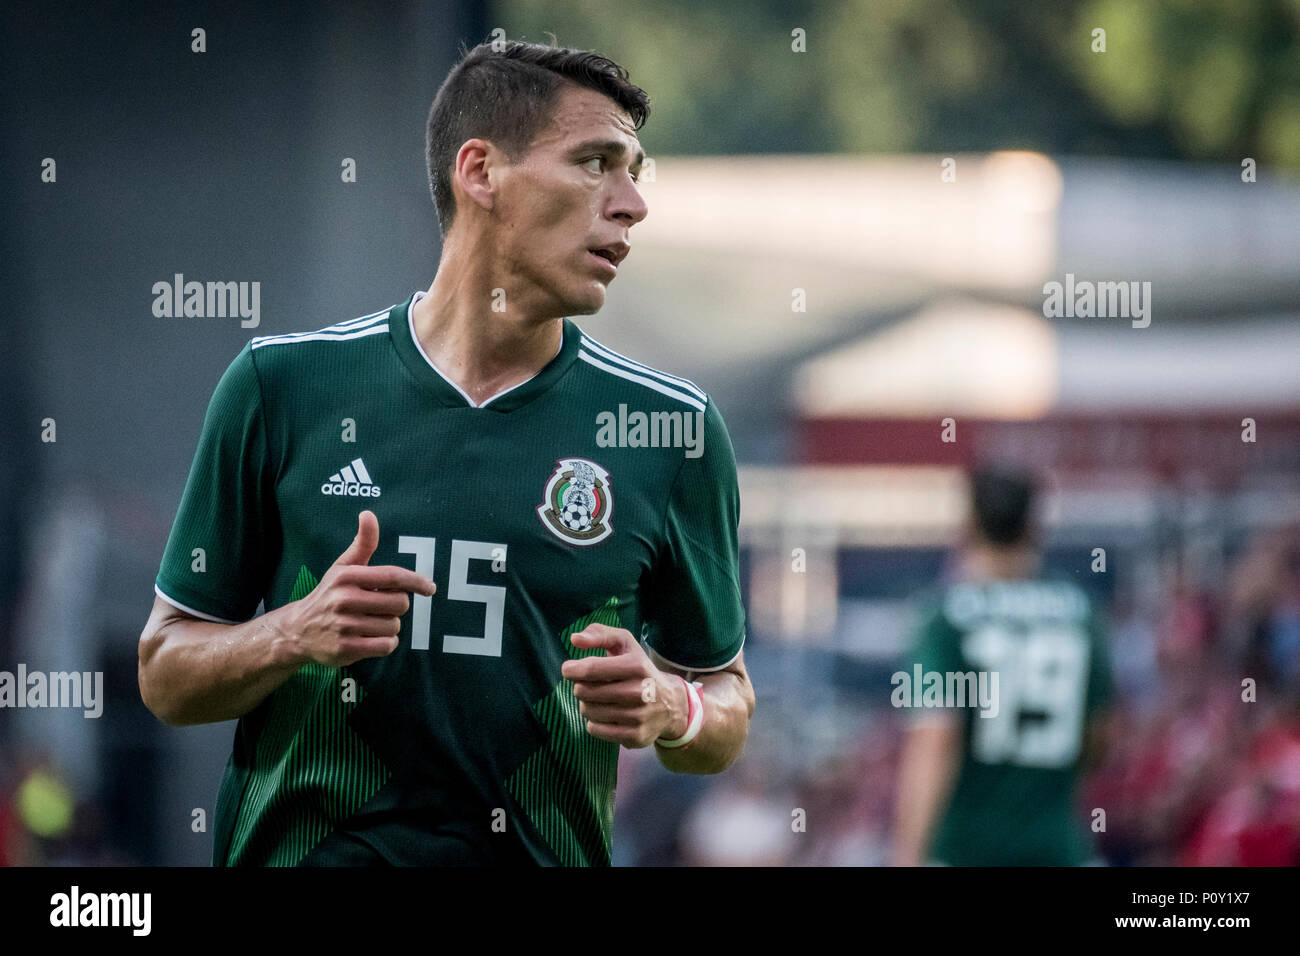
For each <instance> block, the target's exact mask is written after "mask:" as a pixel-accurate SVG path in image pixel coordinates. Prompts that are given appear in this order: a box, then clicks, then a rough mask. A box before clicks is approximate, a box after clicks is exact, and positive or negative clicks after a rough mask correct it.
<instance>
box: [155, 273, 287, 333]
mask: <svg viewBox="0 0 1300 956" xmlns="http://www.w3.org/2000/svg"><path fill="white" fill-rule="evenodd" d="M153 294H154V295H155V296H156V298H155V299H154V300H153V314H154V315H155V316H156V317H157V318H160V319H173V318H175V319H180V318H186V319H224V318H226V317H227V316H229V317H230V318H234V317H235V316H239V318H241V319H243V320H244V321H242V322H240V323H239V324H240V326H242V327H243V328H246V329H255V328H257V326H258V325H259V324H260V323H261V321H262V283H260V282H186V281H185V276H184V275H182V274H181V273H179V272H178V273H176V275H175V276H174V277H173V278H172V282H171V284H168V283H166V282H155V283H154V284H153Z"/></svg>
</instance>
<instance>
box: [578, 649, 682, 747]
mask: <svg viewBox="0 0 1300 956" xmlns="http://www.w3.org/2000/svg"><path fill="white" fill-rule="evenodd" d="M570 640H571V641H572V642H573V646H574V647H584V648H586V647H603V648H604V649H605V656H604V657H595V656H593V657H584V658H581V659H580V660H571V661H565V662H564V663H563V664H562V665H561V666H560V674H561V675H562V676H563V677H564V678H566V679H567V680H571V681H573V696H575V697H576V698H578V711H579V713H581V714H582V716H583V717H585V718H587V733H589V734H591V735H592V736H593V737H598V738H600V739H601V740H608V741H610V742H612V743H617V744H622V745H623V746H624V747H648V746H650V745H651V744H652V743H654V742H655V739H656V738H658V737H667V738H669V739H671V738H674V737H680V736H681V735H682V734H684V733H686V715H687V710H688V706H689V703H688V701H687V699H686V686H685V685H684V684H683V683H682V681H681V680H680V679H679V678H678V677H676V676H675V675H673V674H666V673H664V672H663V671H661V670H659V669H658V668H657V667H655V666H654V664H652V663H651V662H650V658H649V657H648V656H647V655H646V652H645V651H644V650H642V649H641V645H640V644H639V643H638V642H637V639H636V638H635V637H633V636H632V632H631V631H628V630H625V629H624V628H621V627H608V626H607V625H604V624H588V625H587V626H586V627H585V628H583V629H582V630H581V631H577V632H575V633H574V634H573V635H572V636H571V637H570Z"/></svg>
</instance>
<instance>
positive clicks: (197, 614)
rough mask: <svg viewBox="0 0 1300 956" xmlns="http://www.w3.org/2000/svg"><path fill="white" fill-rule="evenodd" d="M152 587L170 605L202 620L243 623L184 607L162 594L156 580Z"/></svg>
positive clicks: (214, 622)
mask: <svg viewBox="0 0 1300 956" xmlns="http://www.w3.org/2000/svg"><path fill="white" fill-rule="evenodd" d="M153 589H154V593H155V594H157V595H158V596H159V597H160V598H162V599H163V600H164V601H166V602H167V603H168V604H170V605H171V606H172V607H174V608H177V609H179V610H181V611H184V612H185V613H186V614H192V615H194V617H197V618H200V619H202V620H204V621H211V622H212V623H213V624H243V623H244V622H243V621H227V620H226V619H225V618H224V617H214V616H213V615H211V614H204V613H203V612H202V611H196V610H194V608H192V607H186V606H185V605H184V604H182V603H181V602H180V601H177V600H176V599H175V598H170V597H168V596H167V595H166V594H164V593H163V590H162V588H160V587H158V583H157V582H156V581H155V582H154V586H153Z"/></svg>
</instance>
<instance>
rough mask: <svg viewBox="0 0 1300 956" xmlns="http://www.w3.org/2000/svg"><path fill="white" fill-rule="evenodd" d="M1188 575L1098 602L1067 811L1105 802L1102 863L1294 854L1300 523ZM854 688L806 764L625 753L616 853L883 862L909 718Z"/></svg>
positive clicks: (1211, 861)
mask: <svg viewBox="0 0 1300 956" xmlns="http://www.w3.org/2000/svg"><path fill="white" fill-rule="evenodd" d="M1190 577H1191V576H1190V575H1181V574H1173V575H1171V576H1170V578H1171V581H1170V585H1169V586H1168V587H1167V588H1166V589H1164V590H1163V591H1162V593H1161V596H1160V598H1159V599H1158V600H1157V601H1156V602H1155V603H1154V606H1151V607H1148V608H1147V609H1146V610H1145V611H1144V610H1142V609H1141V608H1139V607H1138V605H1137V603H1136V602H1135V601H1133V600H1132V599H1129V598H1121V599H1119V600H1117V601H1116V602H1115V606H1113V607H1110V608H1107V612H1108V617H1109V619H1110V621H1111V628H1110V640H1111V654H1112V667H1113V674H1114V681H1115V685H1114V698H1113V701H1112V704H1113V706H1112V709H1111V711H1110V717H1109V720H1110V733H1109V739H1110V742H1111V743H1110V747H1109V749H1108V750H1107V752H1106V755H1105V757H1104V759H1103V760H1101V761H1100V762H1099V764H1098V765H1097V766H1096V767H1095V768H1094V769H1093V770H1092V771H1091V772H1090V773H1088V774H1087V775H1086V776H1085V777H1084V778H1083V779H1082V781H1081V785H1080V788H1079V819H1080V821H1081V825H1083V824H1086V823H1087V821H1089V820H1090V819H1092V811H1093V810H1094V809H1095V808H1101V809H1103V810H1105V818H1104V820H1105V829H1104V831H1100V832H1097V833H1096V847H1097V850H1098V858H1099V859H1100V860H1101V861H1103V862H1105V863H1107V864H1110V865H1116V866H1161V865H1164V866H1206V865H1221V866H1295V865H1300V529H1288V530H1285V531H1270V532H1267V533H1262V534H1259V535H1257V536H1256V537H1254V538H1253V539H1252V540H1250V541H1249V542H1248V543H1247V544H1246V546H1245V547H1244V548H1243V549H1242V551H1241V552H1240V554H1239V555H1238V556H1237V557H1236V558H1235V559H1233V560H1232V561H1231V562H1230V567H1229V573H1228V574H1226V575H1224V576H1222V578H1221V579H1218V580H1210V581H1199V582H1196V583H1192V581H1191V580H1190ZM1148 604H1150V602H1148ZM753 653H754V654H761V653H762V649H761V648H754V650H753ZM748 656H749V654H747V658H748ZM758 691H759V704H758V706H759V708H760V710H761V709H762V708H763V706H764V702H765V701H764V697H763V689H762V688H761V687H759V688H758ZM809 694H810V695H814V694H816V690H815V689H813V688H810V689H809ZM879 696H881V695H875V697H876V698H878V697H879ZM868 699H869V700H875V704H874V705H869V706H867V707H865V709H863V710H862V711H861V712H860V713H859V715H858V717H857V722H858V733H857V734H856V735H850V743H849V744H848V745H847V746H844V747H840V748H838V752H837V753H836V755H835V756H834V757H832V758H830V759H825V760H822V761H820V762H819V763H818V765H817V766H816V767H814V768H813V769H811V770H802V769H792V768H794V767H796V766H797V765H798V764H800V763H801V760H800V758H799V755H798V754H795V753H787V754H784V755H783V754H781V753H779V752H777V751H774V750H772V749H770V748H768V749H761V748H754V747H753V746H752V743H753V741H752V740H751V747H750V748H749V749H748V750H747V752H746V755H745V757H744V758H742V760H741V761H740V762H739V763H738V764H737V765H736V766H735V768H733V770H732V771H730V772H728V773H726V774H724V775H722V776H719V777H716V778H709V779H708V780H707V781H706V782H704V783H702V784H701V783H692V784H684V783H680V782H679V781H678V779H674V777H673V775H670V774H662V773H656V772H652V769H653V768H650V767H649V766H648V763H647V759H646V757H645V756H644V755H639V754H628V755H625V760H624V770H625V771H627V772H626V773H621V776H620V793H619V800H620V816H619V821H618V826H617V827H616V833H617V837H618V840H617V841H616V847H617V844H618V843H620V842H623V843H624V844H625V845H623V846H622V847H621V850H620V854H619V856H618V857H616V862H621V863H626V864H638V863H639V864H674V863H678V864H680V863H689V864H714V865H805V866H820V865H865V866H871V865H884V864H885V863H887V861H888V859H889V849H890V838H891V836H890V831H891V827H892V820H893V812H894V799H895V787H896V785H897V764H898V757H899V752H900V745H901V742H902V734H903V731H904V728H905V722H904V720H903V719H902V718H901V717H900V715H899V713H898V712H896V711H893V710H892V709H890V708H888V707H883V706H880V702H879V700H876V699H875V698H868ZM760 716H761V715H756V727H762V726H763V725H762V724H760V723H757V721H758V720H759V717H760ZM649 760H651V761H652V760H653V757H650V758H649ZM651 803H653V804H656V805H657V806H658V813H657V814H655V815H653V816H646V815H645V813H644V808H645V807H646V806H647V805H648V804H651ZM800 811H803V817H802V819H803V821H804V822H803V827H802V829H800V828H799V826H798V825H796V824H797V821H798V820H799V818H800V816H799V812H800ZM666 818H667V819H666ZM665 822H668V823H669V824H670V826H669V828H668V833H667V835H666V836H663V837H661V838H659V839H652V840H650V841H648V842H647V840H646V837H645V834H646V833H647V832H648V831H649V830H650V828H651V827H662V826H664V825H665Z"/></svg>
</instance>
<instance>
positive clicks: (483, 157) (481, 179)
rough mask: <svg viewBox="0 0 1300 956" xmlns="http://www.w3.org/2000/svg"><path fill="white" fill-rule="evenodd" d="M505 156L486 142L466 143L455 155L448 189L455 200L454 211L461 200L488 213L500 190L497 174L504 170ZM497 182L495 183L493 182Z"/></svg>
mask: <svg viewBox="0 0 1300 956" xmlns="http://www.w3.org/2000/svg"><path fill="white" fill-rule="evenodd" d="M504 160H505V156H504V155H503V154H502V153H501V151H500V150H498V149H497V148H496V147H495V146H493V145H492V144H491V143H489V142H488V141H487V140H485V139H478V138H477V137H476V138H474V139H467V140H465V142H464V143H462V144H461V147H460V149H459V150H457V151H456V162H455V165H454V167H453V169H452V177H451V187H452V192H453V193H454V194H455V196H456V204H457V209H458V210H459V209H460V208H461V206H462V200H464V201H467V202H472V203H474V204H475V205H476V206H479V207H480V208H482V209H483V210H484V211H491V209H492V207H493V204H494V201H495V196H496V191H497V189H498V187H499V178H500V176H499V174H500V171H501V169H502V168H503V161H504ZM494 178H495V179H497V180H498V182H493V180H494Z"/></svg>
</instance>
